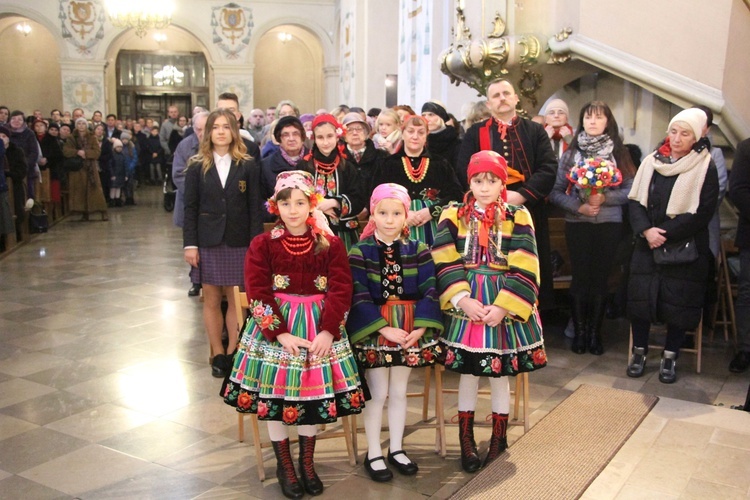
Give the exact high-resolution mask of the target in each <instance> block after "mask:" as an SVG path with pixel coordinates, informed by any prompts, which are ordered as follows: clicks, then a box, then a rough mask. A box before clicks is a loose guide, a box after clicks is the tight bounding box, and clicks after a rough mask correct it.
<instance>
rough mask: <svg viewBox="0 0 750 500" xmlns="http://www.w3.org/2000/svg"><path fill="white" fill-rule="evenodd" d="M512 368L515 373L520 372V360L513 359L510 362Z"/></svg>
mask: <svg viewBox="0 0 750 500" xmlns="http://www.w3.org/2000/svg"><path fill="white" fill-rule="evenodd" d="M510 366H512V367H513V370H514V371H518V358H513V359H511V360H510Z"/></svg>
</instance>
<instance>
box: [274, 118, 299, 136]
mask: <svg viewBox="0 0 750 500" xmlns="http://www.w3.org/2000/svg"><path fill="white" fill-rule="evenodd" d="M286 127H294V128H296V129H297V130H299V133H300V135H301V136H302V137H306V136H305V127H304V126H303V125H302V122H301V121H299V118H297V117H296V116H282V117H281V118H279V121H278V123H276V128H275V129H273V136H274V138H275V139H276V142H281V131H282V130H284V128H286Z"/></svg>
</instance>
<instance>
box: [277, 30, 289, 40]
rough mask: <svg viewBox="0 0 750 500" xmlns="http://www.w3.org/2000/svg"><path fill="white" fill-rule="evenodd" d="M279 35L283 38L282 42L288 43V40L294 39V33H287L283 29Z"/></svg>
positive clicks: (280, 38)
mask: <svg viewBox="0 0 750 500" xmlns="http://www.w3.org/2000/svg"><path fill="white" fill-rule="evenodd" d="M278 36H279V40H281V43H286V42H288V41H289V40H291V39H292V34H291V33H285V32H283V31H282V32H281V33H279V35H278Z"/></svg>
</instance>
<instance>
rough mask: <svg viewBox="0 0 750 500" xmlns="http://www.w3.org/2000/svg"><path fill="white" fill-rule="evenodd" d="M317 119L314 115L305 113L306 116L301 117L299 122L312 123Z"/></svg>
mask: <svg viewBox="0 0 750 500" xmlns="http://www.w3.org/2000/svg"><path fill="white" fill-rule="evenodd" d="M314 119H315V115H314V114H312V113H305V114H304V115H302V116H300V117H299V121H301V122H302V123H303V124H305V123H307V122H311V121H313V120H314Z"/></svg>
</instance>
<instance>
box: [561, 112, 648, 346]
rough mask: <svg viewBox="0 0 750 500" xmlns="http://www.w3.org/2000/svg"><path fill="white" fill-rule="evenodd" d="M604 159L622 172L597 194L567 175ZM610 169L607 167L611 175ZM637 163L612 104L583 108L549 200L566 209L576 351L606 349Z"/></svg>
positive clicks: (566, 238) (566, 239)
mask: <svg viewBox="0 0 750 500" xmlns="http://www.w3.org/2000/svg"><path fill="white" fill-rule="evenodd" d="M596 162H599V164H601V163H602V162H605V163H604V164H605V165H607V170H609V167H610V166H611V167H615V168H617V170H619V172H620V174H619V175H620V177H619V178H618V179H616V181H613V183H615V182H616V183H617V185H616V186H612V187H608V188H605V189H603V190H601V192H598V193H596V194H593V191H592V194H590V195H589V194H588V193H587V192H586V190H585V189H580V188H578V187H577V186H576V185H574V184H573V183H572V182H571V181H570V180H568V175H569V174H570V173H571V168H575V169H580V168H586V166H587V164H588V163H596ZM608 174H609V172H607V175H608ZM634 175H635V166H634V165H633V161H632V159H631V158H630V154H629V153H628V150H627V148H626V147H625V146H624V145H623V144H622V138H620V133H619V128H618V127H617V121H615V117H614V116H613V115H612V111H611V110H610V109H609V106H607V104H605V103H604V102H602V101H592V102H590V103H588V104H586V105H585V106H584V107H583V109H581V116H580V118H579V120H578V130H577V132H576V134H575V137H574V138H573V141H572V143H571V145H570V148H569V149H568V150H567V151H566V152H565V153H564V154H563V156H562V159H561V160H560V166H559V168H558V169H557V180H556V181H555V186H554V187H553V188H552V192H551V193H550V195H549V199H550V201H551V202H552V203H553V204H554V205H557V206H559V207H560V208H562V209H563V210H565V241H566V243H567V245H568V254H569V255H570V265H571V268H572V281H571V283H570V296H571V302H572V307H571V314H572V316H573V327H574V331H575V336H574V338H573V352H575V353H577V354H583V353H585V352H586V351H589V352H590V353H591V354H596V355H600V354H603V353H604V347H603V345H602V338H601V328H602V321H603V320H604V309H605V305H606V300H607V279H608V278H609V274H610V272H611V271H612V264H613V262H614V256H615V254H616V253H617V247H618V245H619V243H620V241H621V240H622V235H623V230H624V227H623V226H624V224H623V206H624V205H627V203H628V193H629V192H630V186H631V185H632V183H633V176H634Z"/></svg>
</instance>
